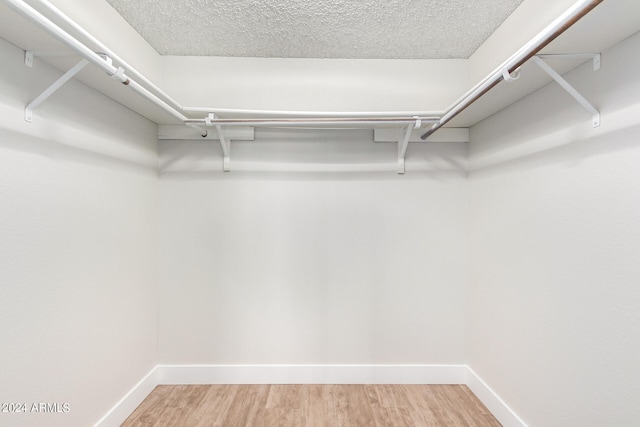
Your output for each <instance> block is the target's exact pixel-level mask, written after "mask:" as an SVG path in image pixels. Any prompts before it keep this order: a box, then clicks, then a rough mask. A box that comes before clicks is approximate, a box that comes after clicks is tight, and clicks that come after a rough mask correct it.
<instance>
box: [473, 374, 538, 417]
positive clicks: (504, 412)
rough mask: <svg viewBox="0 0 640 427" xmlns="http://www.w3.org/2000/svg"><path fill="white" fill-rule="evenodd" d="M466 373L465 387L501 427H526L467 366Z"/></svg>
mask: <svg viewBox="0 0 640 427" xmlns="http://www.w3.org/2000/svg"><path fill="white" fill-rule="evenodd" d="M467 371H468V376H467V387H469V389H470V390H471V391H472V392H473V394H475V395H476V396H477V397H478V399H480V401H481V402H482V403H483V404H484V406H486V407H487V409H488V410H489V411H490V412H491V413H492V414H493V416H494V417H496V419H497V420H498V421H500V424H502V426H503V427H528V426H527V424H526V423H525V422H524V421H523V420H522V418H520V417H519V416H518V415H517V414H516V413H515V411H514V410H513V409H511V408H510V407H509V405H507V404H506V403H505V401H504V400H502V399H501V398H500V396H498V394H497V393H496V392H495V391H493V390H492V389H491V387H489V386H488V385H487V383H485V382H484V381H483V380H482V378H480V377H479V376H478V374H476V373H475V372H474V371H473V369H471V368H470V367H469V366H467Z"/></svg>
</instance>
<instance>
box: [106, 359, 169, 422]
mask: <svg viewBox="0 0 640 427" xmlns="http://www.w3.org/2000/svg"><path fill="white" fill-rule="evenodd" d="M158 384H161V382H159V381H158V366H155V367H154V368H153V369H152V370H151V371H149V373H148V374H147V375H145V377H144V378H143V379H141V380H140V382H139V383H138V384H136V385H135V386H134V387H133V388H132V389H131V390H130V391H129V392H128V393H127V394H126V395H125V396H124V397H123V398H122V399H120V401H119V402H118V403H116V404H115V406H114V407H113V408H111V410H110V411H109V412H107V413H106V415H105V416H104V417H102V418H101V419H100V421H98V422H97V423H96V424H95V426H94V427H118V426H120V425H121V424H122V423H123V422H124V420H126V419H127V417H129V415H131V413H132V412H133V411H134V410H135V409H136V408H137V407H138V405H140V404H141V403H142V401H143V400H144V399H145V398H146V397H147V396H148V395H149V393H151V391H153V389H154V388H156V386H157V385H158Z"/></svg>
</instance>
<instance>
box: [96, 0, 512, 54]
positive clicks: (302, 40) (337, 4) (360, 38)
mask: <svg viewBox="0 0 640 427" xmlns="http://www.w3.org/2000/svg"><path fill="white" fill-rule="evenodd" d="M107 1H108V2H109V3H110V4H111V5H112V6H113V7H114V8H115V9H116V10H117V11H118V12H119V13H120V14H121V15H122V16H123V17H124V18H125V19H126V20H127V21H128V22H129V23H130V24H131V25H132V26H133V28H135V29H136V30H137V31H138V32H139V33H140V34H141V35H142V36H143V37H144V38H145V39H146V40H147V41H148V42H149V43H150V44H151V45H152V46H153V47H154V48H155V49H156V50H157V51H158V52H159V53H160V54H163V55H206V56H242V57H276V58H362V59H375V58H387V59H402V58H417V59H422V58H423V59H434V58H443V59H448V58H468V57H469V56H470V55H471V54H472V53H473V52H474V51H475V50H476V49H477V48H478V47H479V46H480V45H481V44H482V42H484V41H485V40H486V39H487V38H488V37H489V36H490V35H491V33H493V31H494V30H495V29H496V28H497V27H498V26H499V25H500V24H501V23H502V22H503V21H504V20H505V19H506V18H507V17H508V16H509V15H510V14H511V12H513V10H514V9H515V8H516V7H517V6H518V5H519V4H520V3H521V2H522V0H449V1H444V0H386V1H383V0H316V1H312V0H135V1H134V0H107Z"/></svg>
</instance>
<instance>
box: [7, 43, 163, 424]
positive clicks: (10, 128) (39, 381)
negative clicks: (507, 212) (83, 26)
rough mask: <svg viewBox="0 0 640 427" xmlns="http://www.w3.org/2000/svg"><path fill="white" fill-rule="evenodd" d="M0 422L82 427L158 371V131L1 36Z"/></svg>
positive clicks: (153, 126)
mask: <svg viewBox="0 0 640 427" xmlns="http://www.w3.org/2000/svg"><path fill="white" fill-rule="evenodd" d="M0 57H1V58H2V67H0V93H2V98H1V99H0V242H1V243H0V343H1V344H0V402H8V403H11V402H13V403H26V404H27V410H30V409H31V405H32V404H33V403H41V402H42V403H49V404H52V403H57V404H59V405H62V404H63V403H68V404H69V408H70V412H69V413H66V414H65V413H53V414H46V413H45V414H40V413H27V414H7V413H0V425H11V426H43V425H47V426H88V425H92V424H94V423H95V422H97V421H98V420H99V419H100V418H101V417H102V416H103V415H104V414H105V413H106V412H107V411H108V410H109V409H110V408H111V407H112V406H113V405H115V404H116V402H117V401H118V400H119V399H120V398H122V397H123V396H124V395H125V393H126V392H128V391H129V390H130V389H131V388H132V387H133V386H134V385H135V384H136V383H137V382H138V381H140V379H142V377H144V376H145V375H146V374H147V373H148V372H149V370H150V369H151V368H152V367H153V366H154V365H155V364H156V356H157V345H156V325H157V319H156V292H155V290H156V286H157V283H156V280H157V271H156V268H157V265H156V262H157V259H156V250H157V249H156V248H157V243H156V226H157V223H156V209H157V171H156V165H157V149H156V126H155V125H154V124H152V123H150V122H148V121H147V120H145V119H142V118H141V117H139V116H137V115H135V114H132V112H131V111H129V110H127V109H125V108H123V107H121V106H120V105H117V104H116V103H114V102H113V101H110V100H107V99H106V98H104V97H103V96H102V95H99V94H97V93H96V92H95V91H93V90H91V89H88V88H87V87H86V86H84V85H82V84H80V83H78V82H70V83H68V84H67V85H66V86H65V87H63V88H62V89H61V90H60V91H59V92H58V93H56V94H55V95H54V96H53V97H52V98H50V100H48V101H47V102H46V103H45V104H44V105H43V106H42V107H41V108H40V109H38V110H36V111H35V114H34V121H33V123H32V124H28V123H27V122H25V121H24V118H23V117H24V106H25V105H26V103H27V102H28V101H29V100H31V99H33V98H34V97H35V96H36V95H37V94H38V93H39V92H40V91H41V90H42V89H44V88H45V87H47V86H48V85H49V84H50V83H51V82H52V81H53V80H55V79H56V78H57V77H58V76H59V75H60V72H59V71H57V70H52V69H51V68H50V67H48V66H46V65H45V64H42V63H40V62H39V61H37V63H36V65H35V67H34V68H33V69H29V68H27V67H25V66H24V63H23V57H24V52H23V51H22V50H20V49H17V48H15V47H14V46H12V45H9V44H8V43H5V42H4V41H0Z"/></svg>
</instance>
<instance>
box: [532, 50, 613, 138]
mask: <svg viewBox="0 0 640 427" xmlns="http://www.w3.org/2000/svg"><path fill="white" fill-rule="evenodd" d="M542 58H564V59H575V58H592V60H593V70H594V71H597V70H599V69H600V65H601V57H600V54H598V53H595V54H594V53H586V54H582V53H580V54H562V55H536V56H534V57H533V58H532V59H533V62H534V63H535V64H536V65H537V66H538V67H540V69H541V70H542V71H544V72H545V73H547V74H548V75H549V76H550V77H551V78H552V79H553V80H555V81H556V83H558V84H559V85H560V86H561V87H562V88H563V89H564V90H565V91H567V93H568V94H569V95H571V96H572V97H573V99H575V100H576V101H578V103H579V104H580V105H582V106H583V107H584V108H585V109H586V110H587V111H588V112H589V113H591V117H592V123H593V127H594V128H595V127H598V126H600V111H598V109H597V108H596V107H594V106H593V105H592V104H591V103H590V102H589V101H588V100H587V98H585V97H584V96H582V94H580V92H578V91H577V90H576V88H574V87H573V86H571V84H569V82H568V81H566V80H565V79H564V77H562V76H561V75H560V74H559V73H558V72H557V71H556V70H554V69H553V68H551V66H550V65H549V64H547V63H546V62H545V61H544V60H543V59H542Z"/></svg>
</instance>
